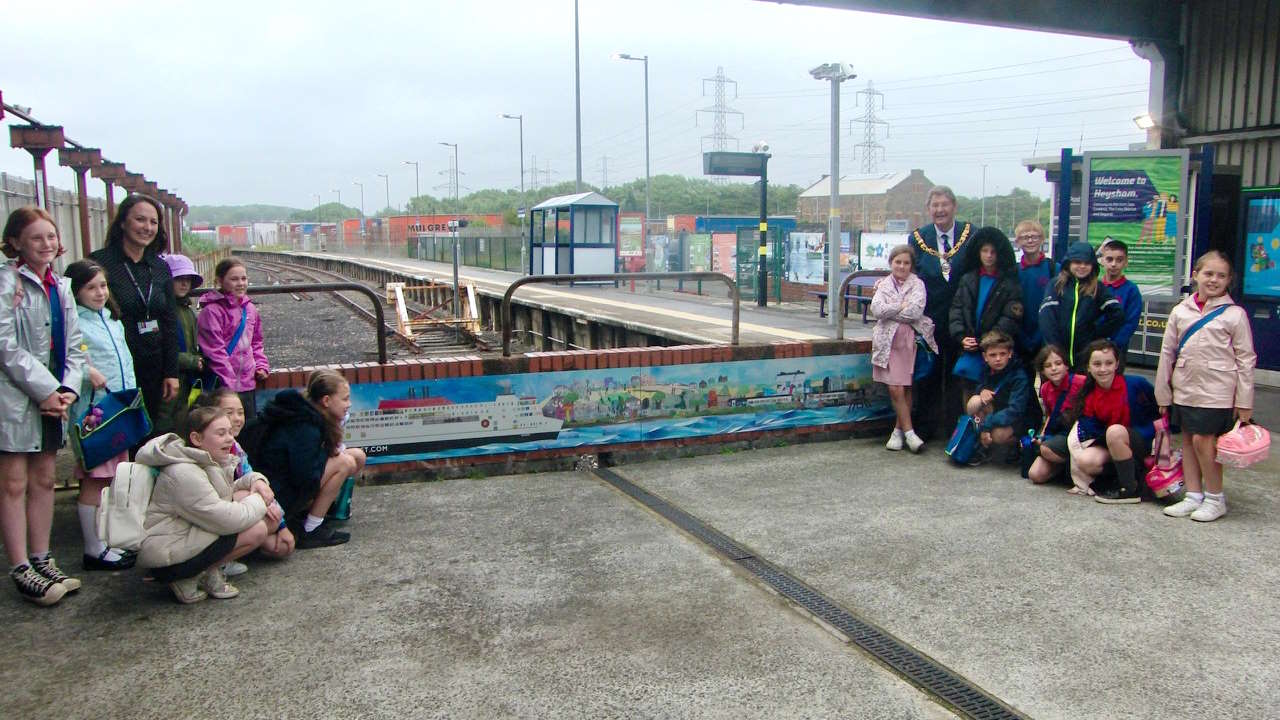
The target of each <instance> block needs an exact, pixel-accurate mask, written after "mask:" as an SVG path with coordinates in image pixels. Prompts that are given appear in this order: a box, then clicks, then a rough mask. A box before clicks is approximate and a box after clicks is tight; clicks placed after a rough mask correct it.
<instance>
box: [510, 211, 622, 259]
mask: <svg viewBox="0 0 1280 720" xmlns="http://www.w3.org/2000/svg"><path fill="white" fill-rule="evenodd" d="M528 257H529V267H528V271H529V274H531V275H589V274H598V273H611V272H615V269H616V268H617V263H618V203H616V202H614V201H612V200H610V199H609V198H607V197H605V196H603V195H601V194H600V193H596V192H585V193H577V194H575V195H561V196H560V197H553V198H548V199H547V200H545V201H543V202H541V203H539V204H538V205H536V206H534V207H533V209H532V210H530V211H529V255H528Z"/></svg>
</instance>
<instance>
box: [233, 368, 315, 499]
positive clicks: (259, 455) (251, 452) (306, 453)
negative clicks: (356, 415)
mask: <svg viewBox="0 0 1280 720" xmlns="http://www.w3.org/2000/svg"><path fill="white" fill-rule="evenodd" d="M324 437H325V420H324V416H323V415H321V414H320V411H319V410H317V409H316V406H315V405H312V404H311V401H309V400H307V399H306V398H304V397H303V396H302V394H301V393H299V392H298V391H297V390H293V389H289V390H282V391H281V392H280V393H278V394H277V395H276V396H275V397H274V398H272V399H271V402H269V403H267V406H266V407H265V408H263V409H262V411H261V412H259V413H258V416H257V417H256V418H254V419H253V420H250V421H249V423H248V424H246V425H245V427H244V430H242V431H241V432H240V438H239V440H240V445H241V447H243V448H244V450H245V452H246V453H247V454H248V456H249V464H250V465H252V466H253V468H254V469H255V470H259V471H261V472H262V473H263V474H265V475H266V476H267V477H268V478H270V480H269V482H270V483H271V489H272V491H273V492H275V494H276V501H277V502H279V503H280V506H281V507H282V508H284V514H285V517H289V518H293V517H296V516H297V515H298V514H299V513H300V512H302V511H304V510H306V508H307V506H308V505H309V504H310V503H311V501H312V500H313V499H314V498H315V495H316V493H317V492H318V491H319V489H320V480H321V478H322V477H323V476H324V466H325V463H327V462H328V461H329V457H330V455H331V453H332V448H329V447H328V445H327V443H326V442H325V440H324Z"/></svg>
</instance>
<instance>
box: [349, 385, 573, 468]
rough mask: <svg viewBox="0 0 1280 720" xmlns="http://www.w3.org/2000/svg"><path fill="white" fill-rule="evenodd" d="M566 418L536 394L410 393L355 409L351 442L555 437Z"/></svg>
mask: <svg viewBox="0 0 1280 720" xmlns="http://www.w3.org/2000/svg"><path fill="white" fill-rule="evenodd" d="M563 425H564V420H561V419H559V418H556V417H548V416H547V415H545V414H543V410H542V407H541V406H540V405H539V403H538V399H537V398H535V397H532V396H516V395H510V394H503V395H498V396H497V397H495V398H494V399H493V400H492V401H491V402H469V403H455V402H453V401H451V400H449V399H448V398H443V397H416V396H415V394H414V393H413V392H412V391H411V392H410V396H409V397H407V398H400V399H387V400H381V401H379V402H378V408H377V409H376V410H365V411H361V412H355V413H352V414H351V418H350V419H349V420H348V421H347V425H346V428H345V429H346V443H347V444H348V445H352V446H355V447H360V448H363V449H364V451H365V452H366V453H367V454H368V455H369V456H371V457H372V456H377V455H390V454H396V455H407V454H413V453H424V452H433V451H436V450H452V449H456V448H468V447H475V446H477V445H488V444H490V443H502V442H529V441H533V440H552V439H555V438H556V436H558V435H559V434H560V428H561V427H562V426H563Z"/></svg>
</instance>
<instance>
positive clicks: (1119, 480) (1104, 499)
mask: <svg viewBox="0 0 1280 720" xmlns="http://www.w3.org/2000/svg"><path fill="white" fill-rule="evenodd" d="M1115 466H1116V485H1115V487H1114V488H1111V489H1108V490H1103V491H1102V492H1100V493H1098V494H1097V495H1094V496H1093V499H1094V500H1097V501H1098V502H1100V503H1106V504H1108V505H1119V504H1121V503H1136V502H1139V501H1141V500H1142V496H1141V494H1139V492H1138V476H1137V475H1136V474H1135V472H1134V459H1133V458H1129V459H1128V460H1116V461H1115Z"/></svg>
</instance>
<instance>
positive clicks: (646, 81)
mask: <svg viewBox="0 0 1280 720" xmlns="http://www.w3.org/2000/svg"><path fill="white" fill-rule="evenodd" d="M613 59H614V60H638V61H640V62H642V63H644V224H645V227H646V228H647V227H648V226H649V56H648V55H642V56H640V57H636V56H634V55H629V54H627V53H614V54H613Z"/></svg>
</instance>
